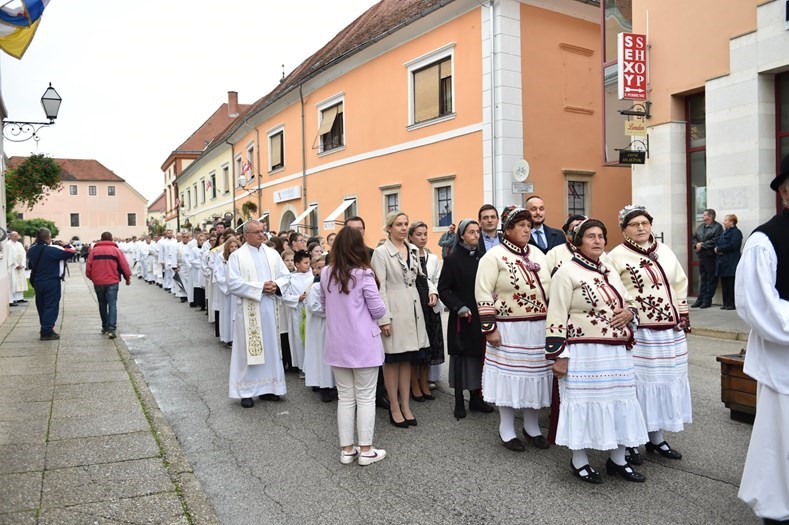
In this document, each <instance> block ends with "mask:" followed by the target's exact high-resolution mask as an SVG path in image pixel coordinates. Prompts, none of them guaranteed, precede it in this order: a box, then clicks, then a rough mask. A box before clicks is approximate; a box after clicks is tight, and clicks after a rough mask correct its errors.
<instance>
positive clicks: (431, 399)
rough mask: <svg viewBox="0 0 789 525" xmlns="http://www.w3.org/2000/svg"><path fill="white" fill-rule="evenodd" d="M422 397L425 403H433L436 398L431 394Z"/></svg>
mask: <svg viewBox="0 0 789 525" xmlns="http://www.w3.org/2000/svg"><path fill="white" fill-rule="evenodd" d="M422 397H424V398H425V401H435V400H436V396H434V395H433V394H422Z"/></svg>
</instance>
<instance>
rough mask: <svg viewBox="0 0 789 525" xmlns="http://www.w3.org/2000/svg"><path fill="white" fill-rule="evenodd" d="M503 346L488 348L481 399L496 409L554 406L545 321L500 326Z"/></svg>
mask: <svg viewBox="0 0 789 525" xmlns="http://www.w3.org/2000/svg"><path fill="white" fill-rule="evenodd" d="M497 326H498V329H499V335H500V336H501V346H499V347H495V346H491V345H487V347H486V348H485V363H484V365H483V368H482V396H483V398H484V399H485V401H487V402H489V403H493V404H495V405H497V406H504V407H512V408H543V407H548V406H551V382H552V381H553V373H552V372H551V366H552V363H550V362H548V361H547V360H546V359H545V321H544V320H542V321H518V322H512V323H501V322H500V323H497Z"/></svg>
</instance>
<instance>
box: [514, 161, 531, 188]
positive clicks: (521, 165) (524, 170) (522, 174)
mask: <svg viewBox="0 0 789 525" xmlns="http://www.w3.org/2000/svg"><path fill="white" fill-rule="evenodd" d="M530 170H531V168H530V167H529V163H528V162H526V160H524V159H520V160H518V161H516V162H515V165H514V166H513V167H512V178H513V179H515V181H516V182H523V181H525V180H526V179H528V178H529V171H530Z"/></svg>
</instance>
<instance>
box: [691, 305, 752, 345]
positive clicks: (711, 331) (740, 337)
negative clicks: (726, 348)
mask: <svg viewBox="0 0 789 525" xmlns="http://www.w3.org/2000/svg"><path fill="white" fill-rule="evenodd" d="M695 300H696V298H695V297H691V298H688V302H689V303H692V302H693V301H695ZM720 307H721V305H719V304H713V305H712V306H711V307H710V308H703V309H702V308H691V309H690V326H691V329H692V331H693V334H695V335H701V336H705V337H717V338H719V339H730V340H732V341H742V342H743V343H745V342H747V341H748V332H749V331H750V328H748V325H746V324H745V321H743V320H742V319H740V316H739V315H737V312H736V311H734V310H721V309H720ZM743 346H744V344H743Z"/></svg>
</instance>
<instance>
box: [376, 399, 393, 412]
mask: <svg viewBox="0 0 789 525" xmlns="http://www.w3.org/2000/svg"><path fill="white" fill-rule="evenodd" d="M375 406H377V407H378V408H383V409H384V410H389V408H390V405H389V400H388V399H387V398H386V396H381V397H377V398H375Z"/></svg>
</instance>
